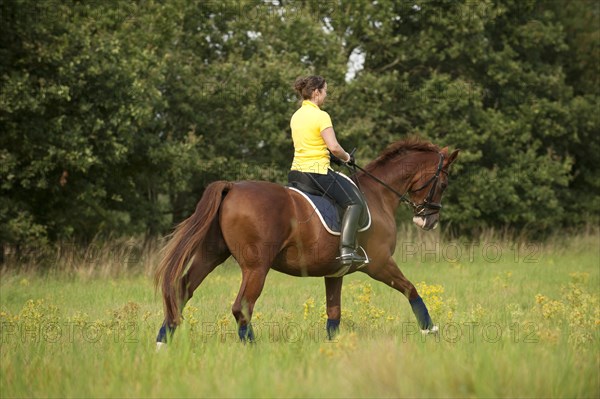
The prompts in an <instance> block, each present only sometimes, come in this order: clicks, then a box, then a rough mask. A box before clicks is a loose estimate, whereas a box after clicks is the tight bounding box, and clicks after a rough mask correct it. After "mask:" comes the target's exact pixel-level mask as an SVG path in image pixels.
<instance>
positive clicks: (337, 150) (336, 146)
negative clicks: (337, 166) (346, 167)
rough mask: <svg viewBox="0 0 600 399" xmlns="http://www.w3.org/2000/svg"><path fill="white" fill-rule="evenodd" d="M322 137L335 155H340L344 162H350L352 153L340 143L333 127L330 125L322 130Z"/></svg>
mask: <svg viewBox="0 0 600 399" xmlns="http://www.w3.org/2000/svg"><path fill="white" fill-rule="evenodd" d="M321 137H323V140H325V144H326V145H327V148H328V149H329V151H331V153H332V154H333V155H335V156H336V157H338V158H339V159H341V160H342V161H344V162H348V161H349V160H350V154H348V153H347V152H346V151H344V149H343V148H342V146H341V145H340V143H338V141H337V138H336V137H335V132H334V131H333V127H328V128H327V129H324V130H323V131H322V132H321Z"/></svg>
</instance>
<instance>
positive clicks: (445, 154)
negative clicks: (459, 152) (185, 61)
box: [440, 146, 448, 158]
mask: <svg viewBox="0 0 600 399" xmlns="http://www.w3.org/2000/svg"><path fill="white" fill-rule="evenodd" d="M440 154H442V155H443V156H444V158H448V146H446V147H444V148H442V149H441V150H440Z"/></svg>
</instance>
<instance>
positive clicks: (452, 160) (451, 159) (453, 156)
mask: <svg viewBox="0 0 600 399" xmlns="http://www.w3.org/2000/svg"><path fill="white" fill-rule="evenodd" d="M445 149H446V151H447V147H446V148H445ZM459 152H460V150H454V151H452V154H450V156H449V157H448V165H450V164H451V163H452V162H454V161H455V160H456V157H458V153H459Z"/></svg>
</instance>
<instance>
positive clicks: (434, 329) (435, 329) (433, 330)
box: [421, 326, 440, 335]
mask: <svg viewBox="0 0 600 399" xmlns="http://www.w3.org/2000/svg"><path fill="white" fill-rule="evenodd" d="M439 331H440V329H439V327H438V326H433V327H431V328H429V329H427V330H421V334H423V335H429V334H433V335H436V334H437V333H438V332H439Z"/></svg>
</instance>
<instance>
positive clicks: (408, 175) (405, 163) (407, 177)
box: [360, 155, 418, 211]
mask: <svg viewBox="0 0 600 399" xmlns="http://www.w3.org/2000/svg"><path fill="white" fill-rule="evenodd" d="M410 159H411V157H410V156H408V155H407V156H404V157H403V158H402V159H400V160H391V161H389V162H387V163H386V164H384V165H377V166H375V167H374V168H372V169H371V170H369V173H371V174H372V175H373V176H375V177H376V178H378V179H379V180H381V181H383V182H384V183H385V184H387V185H388V186H390V187H391V188H393V189H394V191H396V193H399V194H404V193H406V191H407V190H408V188H409V187H410V183H411V182H412V181H413V179H414V177H415V175H416V173H417V172H418V167H417V163H416V162H411V161H410ZM360 181H361V182H368V183H367V184H368V186H369V188H370V191H371V192H372V194H373V195H374V196H375V197H377V198H381V199H382V200H383V202H384V203H385V204H386V206H387V207H389V208H390V210H392V211H393V210H395V209H396V208H397V207H398V205H399V203H400V198H399V197H398V195H397V194H396V193H394V192H393V191H392V190H390V189H388V188H387V187H385V186H384V185H383V184H380V183H378V182H376V181H375V180H374V179H372V178H370V177H369V176H367V175H366V174H362V175H361V176H360Z"/></svg>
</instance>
